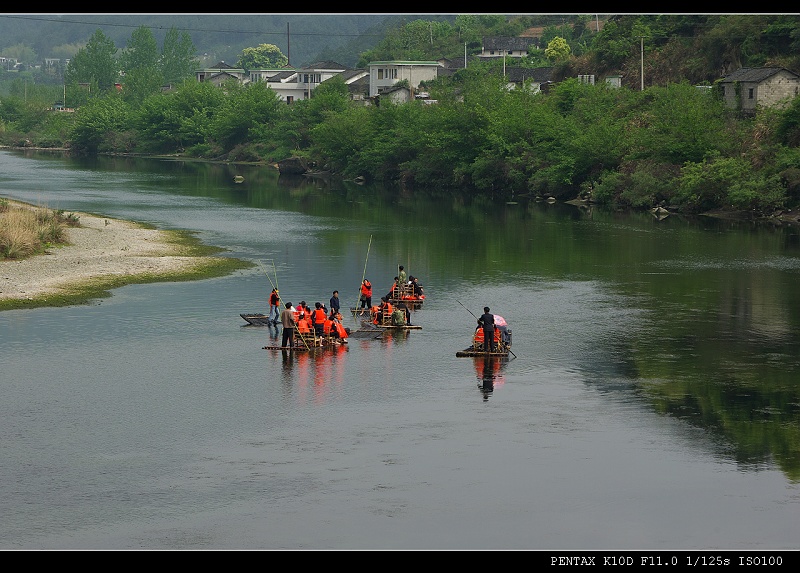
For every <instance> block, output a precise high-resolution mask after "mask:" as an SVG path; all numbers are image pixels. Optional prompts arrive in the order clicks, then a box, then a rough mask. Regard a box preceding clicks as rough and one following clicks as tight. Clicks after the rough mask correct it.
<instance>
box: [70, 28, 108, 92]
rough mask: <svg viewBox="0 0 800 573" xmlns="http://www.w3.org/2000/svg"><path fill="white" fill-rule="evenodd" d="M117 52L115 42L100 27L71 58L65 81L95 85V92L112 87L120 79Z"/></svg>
mask: <svg viewBox="0 0 800 573" xmlns="http://www.w3.org/2000/svg"><path fill="white" fill-rule="evenodd" d="M116 53H117V48H116V46H114V42H113V41H111V39H110V38H108V37H107V36H106V35H105V34H103V31H102V30H100V29H98V30H97V31H96V32H95V33H94V34H92V37H91V38H89V41H88V42H87V44H86V46H85V47H84V48H81V49H80V50H78V52H77V53H76V54H75V56H74V57H73V58H72V59H71V60H70V62H69V64H68V65H67V71H66V73H65V78H64V79H65V81H66V82H67V83H69V84H88V85H89V86H95V92H97V91H101V92H102V91H106V90H110V89H112V88H113V87H114V84H115V83H117V82H118V81H119V79H120V76H119V66H118V65H117V61H116V58H115V56H116Z"/></svg>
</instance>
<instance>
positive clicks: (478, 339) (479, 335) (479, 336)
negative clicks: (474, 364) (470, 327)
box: [472, 328, 500, 347]
mask: <svg viewBox="0 0 800 573" xmlns="http://www.w3.org/2000/svg"><path fill="white" fill-rule="evenodd" d="M494 341H495V343H499V342H500V329H499V328H495V329H494ZM472 342H473V344H474V346H476V347H482V346H483V329H482V328H479V329H478V330H476V331H475V337H474V338H473V339H472Z"/></svg>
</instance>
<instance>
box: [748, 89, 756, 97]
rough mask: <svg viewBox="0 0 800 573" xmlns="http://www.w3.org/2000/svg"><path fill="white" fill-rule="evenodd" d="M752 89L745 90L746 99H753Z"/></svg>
mask: <svg viewBox="0 0 800 573" xmlns="http://www.w3.org/2000/svg"><path fill="white" fill-rule="evenodd" d="M754 91H755V90H754V89H753V88H750V89H749V90H747V99H753V92H754Z"/></svg>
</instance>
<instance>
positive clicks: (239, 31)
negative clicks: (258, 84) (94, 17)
mask: <svg viewBox="0 0 800 573" xmlns="http://www.w3.org/2000/svg"><path fill="white" fill-rule="evenodd" d="M177 15H180V14H177ZM142 16H149V14H142ZM158 16H170V14H158ZM197 16H202V14H197ZM333 16H336V14H333ZM0 18H10V19H15V20H35V21H41V22H54V23H57V24H85V25H89V26H108V27H118V28H140V27H141V26H142V24H115V23H112V22H91V21H86V20H73V19H68V18H46V17H41V16H17V15H9V14H0ZM147 27H148V28H155V29H159V30H163V29H165V27H164V26H158V25H155V26H147ZM172 27H174V28H175V29H176V30H179V31H183V32H211V33H216V34H254V35H259V36H265V35H267V36H269V35H273V36H285V35H286V33H285V32H283V31H280V32H265V31H263V30H242V29H238V28H237V29H236V30H221V29H211V28H185V27H180V26H170V28H172ZM292 35H293V36H322V37H326V38H329V37H331V36H339V37H345V38H361V37H374V38H383V37H384V35H382V34H343V33H335V32H324V33H322V32H320V33H316V32H292Z"/></svg>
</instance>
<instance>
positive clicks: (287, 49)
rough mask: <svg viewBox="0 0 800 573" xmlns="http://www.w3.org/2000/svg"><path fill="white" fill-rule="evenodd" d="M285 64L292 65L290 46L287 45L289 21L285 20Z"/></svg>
mask: <svg viewBox="0 0 800 573" xmlns="http://www.w3.org/2000/svg"><path fill="white" fill-rule="evenodd" d="M286 65H287V66H291V65H292V48H291V46H290V45H289V22H286Z"/></svg>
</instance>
